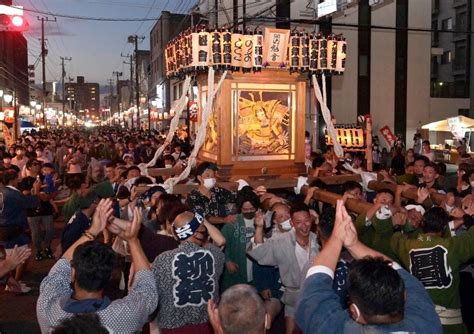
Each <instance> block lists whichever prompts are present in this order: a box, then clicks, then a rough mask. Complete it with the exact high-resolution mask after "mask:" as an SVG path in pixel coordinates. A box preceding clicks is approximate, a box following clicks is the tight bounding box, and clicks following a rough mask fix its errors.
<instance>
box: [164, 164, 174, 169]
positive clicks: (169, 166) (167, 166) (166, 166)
mask: <svg viewBox="0 0 474 334" xmlns="http://www.w3.org/2000/svg"><path fill="white" fill-rule="evenodd" d="M165 168H173V165H168V164H167V165H165Z"/></svg>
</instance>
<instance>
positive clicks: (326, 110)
mask: <svg viewBox="0 0 474 334" xmlns="http://www.w3.org/2000/svg"><path fill="white" fill-rule="evenodd" d="M312 79H313V86H314V94H315V95H316V100H318V101H319V104H320V105H321V113H322V114H323V118H324V122H325V123H326V129H327V130H328V133H329V137H331V140H332V142H333V144H334V152H335V153H336V155H337V156H338V157H339V158H341V157H343V156H344V150H343V149H342V146H341V144H340V143H339V142H338V141H337V135H336V130H335V129H334V124H332V120H331V111H330V110H329V108H328V106H327V104H326V103H325V101H324V98H323V94H322V93H321V88H320V87H319V83H318V80H317V79H316V75H314V74H313V76H312ZM323 87H324V88H325V87H326V85H325V77H323ZM325 94H326V93H325Z"/></svg>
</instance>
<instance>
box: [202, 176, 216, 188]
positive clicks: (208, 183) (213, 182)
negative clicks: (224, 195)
mask: <svg viewBox="0 0 474 334" xmlns="http://www.w3.org/2000/svg"><path fill="white" fill-rule="evenodd" d="M215 185H216V179H215V178H209V179H204V187H206V188H207V189H211V188H214V186H215Z"/></svg>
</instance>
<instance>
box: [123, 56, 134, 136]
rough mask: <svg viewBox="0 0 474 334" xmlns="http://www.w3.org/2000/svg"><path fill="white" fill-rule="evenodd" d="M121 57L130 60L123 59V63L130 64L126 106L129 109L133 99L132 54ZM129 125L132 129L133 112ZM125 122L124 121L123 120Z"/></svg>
mask: <svg viewBox="0 0 474 334" xmlns="http://www.w3.org/2000/svg"><path fill="white" fill-rule="evenodd" d="M120 56H121V57H123V58H129V59H130V62H128V63H127V62H126V61H124V62H123V63H124V64H126V65H130V80H129V82H128V83H129V95H128V108H129V109H131V107H132V101H133V55H126V56H124V55H122V54H121V55H120ZM131 120H132V122H131V126H132V129H133V114H132V117H131ZM124 123H125V121H124Z"/></svg>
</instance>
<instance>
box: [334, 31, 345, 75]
mask: <svg viewBox="0 0 474 334" xmlns="http://www.w3.org/2000/svg"><path fill="white" fill-rule="evenodd" d="M346 47H347V42H346V40H345V39H344V38H343V37H341V38H339V40H338V41H337V62H336V67H335V69H334V70H335V71H336V72H339V73H341V72H344V70H345V69H346V56H347V55H346Z"/></svg>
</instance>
